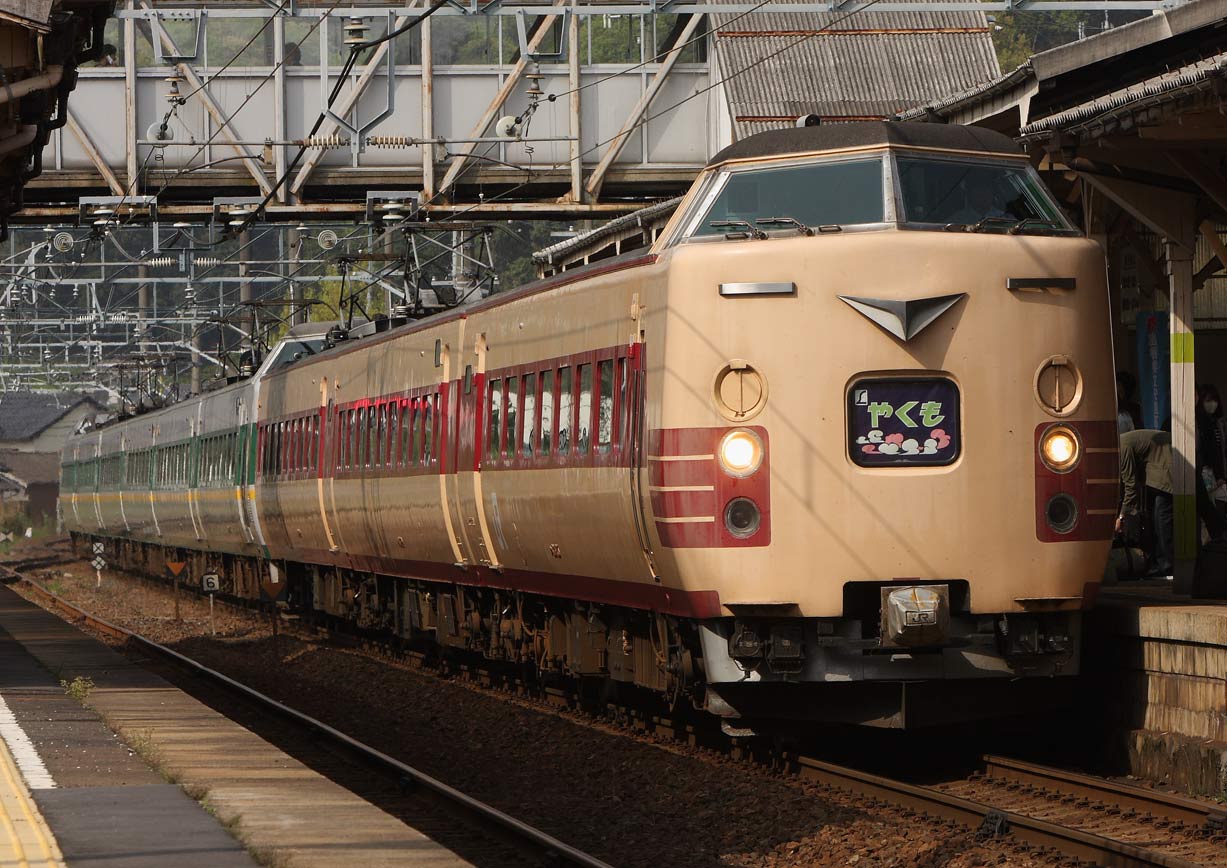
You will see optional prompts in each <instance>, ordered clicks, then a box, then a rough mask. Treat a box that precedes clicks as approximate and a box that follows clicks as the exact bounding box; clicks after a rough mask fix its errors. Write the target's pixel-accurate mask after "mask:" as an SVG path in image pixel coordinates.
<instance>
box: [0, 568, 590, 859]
mask: <svg viewBox="0 0 1227 868" xmlns="http://www.w3.org/2000/svg"><path fill="white" fill-rule="evenodd" d="M6 574H7V575H6ZM0 579H3V580H5V581H14V580H16V581H20V582H22V583H23V584H24V585H25V586H26V587H27V588H29V589H30V590H31V591H32V592H33V593H34V595H36V596H37V597H39V598H40V599H41V600H42V602H43V604H44V605H45V607H46V608H48V609H50V610H52V611H56V612H58V613H60V614H61V615H62V616H66V618H67V619H68V620H70V621H71V622H73V623H76V624H83V625H86V626H88V627H90V628H91V629H93V630H95V631H97V632H100V633H103V634H106V635H108V636H111V637H112V638H115V639H118V640H120V641H122V642H124V643H126V644H127V645H129V646H130V647H132V648H134V649H136V650H139V651H140V652H141V653H144V654H147V655H149V656H151V657H154V658H157V659H161V660H164V661H168V662H170V663H172V664H173V665H175V666H176V667H179V668H181V669H184V670H187V671H189V672H191V673H193V674H194V675H196V676H200V677H203V678H204V679H206V680H207V681H208V682H209V683H210V684H211V685H213V686H215V687H219V688H221V689H223V690H224V691H226V692H228V693H231V694H234V695H237V696H240V697H242V699H244V700H246V701H247V702H249V703H252V704H254V705H256V706H258V707H259V709H260V710H262V711H264V712H267V713H269V714H272V715H275V716H277V717H279V718H282V719H283V720H286V721H289V722H291V723H292V724H293V725H294V726H296V727H299V728H302V729H303V730H306V731H309V732H310V733H311V734H312V735H313V736H314V737H316V738H317V739H320V740H321V741H323V742H324V743H325V744H326V745H327V747H328V748H329V749H331V750H332V751H335V752H340V753H343V754H344V755H345V756H347V757H349V758H350V759H353V760H355V761H357V762H359V763H361V764H362V765H364V766H366V767H369V768H370V769H372V770H374V771H375V772H377V773H378V774H381V775H385V776H388V777H390V778H391V779H392V780H393V781H394V782H395V784H396V785H397V786H398V787H399V788H400V789H401V790H403V791H407V792H411V793H413V794H415V795H422V796H425V797H427V798H428V799H429V800H431V801H434V802H436V803H439V804H440V805H441V807H442V808H443V809H444V811H445V812H446V813H448V814H451V815H454V816H457V817H458V818H459V819H460V820H461V821H462V822H465V823H467V824H469V825H471V826H472V827H473V828H474V830H476V831H479V832H481V833H483V834H487V835H490V836H491V837H493V838H494V839H495V840H497V841H500V842H503V843H510V844H511V845H513V846H514V847H515V848H516V849H517V850H519V851H521V852H522V854H523V856H524V861H525V863H527V864H532V865H541V866H549V868H612V866H610V865H609V864H608V863H607V862H604V861H602V860H600V859H597V858H595V857H593V856H590V855H588V854H587V853H584V852H582V851H581V850H578V849H576V848H574V847H571V846H570V845H568V844H565V843H563V842H562V841H559V840H558V839H557V838H554V837H553V836H551V835H549V834H547V833H545V832H542V831H541V830H539V829H536V828H534V827H533V826H530V825H528V824H527V823H524V822H521V821H520V820H517V819H516V818H515V817H512V816H511V815H509V814H506V813H504V812H503V811H500V810H498V809H497V808H494V807H492V806H490V805H487V804H485V803H484V802H481V801H478V800H477V799H474V798H472V797H470V796H468V795H466V794H464V793H462V792H460V791H459V790H457V789H455V788H453V787H450V786H448V785H447V784H445V783H443V782H442V781H440V780H438V779H437V778H434V777H432V776H431V775H428V774H425V773H424V772H421V771H419V770H418V769H415V768H413V767H412V766H409V765H407V764H405V763H402V762H400V761H399V760H397V759H395V758H393V757H391V756H388V755H387V754H385V753H383V752H382V751H379V750H376V749H375V748H373V747H370V746H368V745H366V744H363V743H362V742H360V741H358V740H357V739H354V738H352V737H350V736H348V735H346V734H345V733H343V732H341V731H340V730H338V729H335V728H333V727H331V726H329V725H328V724H326V723H323V722H322V721H319V720H317V719H315V718H313V717H310V716H309V715H306V714H303V713H302V712H300V711H297V710H295V709H293V708H291V707H289V706H287V705H285V704H283V703H281V702H278V701H277V700H275V699H272V698H271V697H268V696H266V695H264V694H263V693H260V692H258V691H256V690H254V689H252V688H250V687H248V686H247V685H245V684H242V683H240V682H238V681H235V680H234V679H232V678H229V677H228V676H226V675H223V674H222V673H220V672H217V671H216V670H213V669H210V668H209V667H207V666H204V665H202V664H201V663H198V662H197V661H195V660H193V659H191V658H190V657H187V656H186V655H183V654H180V653H179V652H177V651H175V650H173V649H171V648H167V647H166V646H164V645H161V644H159V643H157V642H154V641H152V640H151V639H148V638H146V637H144V636H141V635H140V634H139V633H135V632H133V631H131V630H128V629H126V628H124V627H121V626H119V625H117V624H113V623H111V622H109V621H106V620H104V619H102V618H99V617H97V616H95V615H93V614H91V613H90V612H87V611H85V610H84V609H81V608H79V607H77V606H75V605H73V604H72V603H70V602H68V601H67V600H64V599H63V598H61V597H59V596H58V595H56V594H55V593H53V592H52V591H50V590H49V589H47V588H46V587H44V586H43V585H41V584H39V583H38V582H36V581H34V580H32V579H29V578H27V577H26V576H23V575H21V573H19V572H16V571H14V570H12V569H11V568H8V567H2V566H0Z"/></svg>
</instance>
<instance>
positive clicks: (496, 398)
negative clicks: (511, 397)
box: [486, 380, 503, 458]
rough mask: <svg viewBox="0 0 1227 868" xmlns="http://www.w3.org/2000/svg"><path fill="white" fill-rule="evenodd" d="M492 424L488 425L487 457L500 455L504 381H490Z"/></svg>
mask: <svg viewBox="0 0 1227 868" xmlns="http://www.w3.org/2000/svg"><path fill="white" fill-rule="evenodd" d="M489 388H490V424H489V425H488V426H487V427H486V457H487V458H494V457H495V456H496V455H498V448H499V434H500V433H501V430H502V424H501V423H502V416H503V381H502V380H491V381H490V387H489Z"/></svg>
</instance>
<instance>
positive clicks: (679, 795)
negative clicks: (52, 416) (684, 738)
mask: <svg viewBox="0 0 1227 868" xmlns="http://www.w3.org/2000/svg"><path fill="white" fill-rule="evenodd" d="M44 550H45V549H44ZM26 554H27V556H28V555H29V554H30V553H29V552H26ZM18 556H20V555H19V553H15V554H14V555H13V557H18ZM31 572H32V576H31V577H32V578H35V579H36V580H38V581H40V582H42V583H43V584H44V585H46V586H47V587H49V588H50V589H51V590H52V591H53V592H55V593H57V594H58V595H60V596H62V597H64V598H66V599H68V600H70V601H71V602H73V603H75V604H76V605H78V606H80V607H81V608H83V609H85V610H87V611H89V612H91V613H93V614H95V615H97V616H99V617H102V618H104V619H106V620H109V621H112V622H114V623H117V624H120V625H122V626H124V627H127V628H129V629H131V630H134V631H136V632H139V633H141V634H143V635H145V636H147V637H149V638H151V639H153V640H155V641H158V642H161V643H163V644H166V645H169V646H171V647H173V648H175V649H176V650H178V651H180V652H182V653H184V654H186V655H188V656H190V657H193V658H194V659H197V660H199V661H200V662H202V663H204V664H205V665H207V666H210V667H212V668H214V669H217V670H219V671H221V672H224V673H225V674H227V675H229V676H231V677H233V678H236V679H238V680H240V681H242V682H244V683H246V684H249V685H250V686H252V687H253V688H255V689H257V690H259V691H261V692H263V693H266V694H268V695H270V696H272V697H274V698H276V699H278V700H280V701H283V702H285V703H287V704H289V705H292V706H293V707H295V708H297V709H299V710H301V711H303V712H305V713H307V714H310V715H312V716H314V717H317V718H319V719H321V720H323V721H325V722H326V723H329V724H331V725H332V726H334V727H337V728H338V729H341V730H343V731H344V732H347V733H348V734H350V735H352V736H353V737H355V738H357V739H359V740H361V741H363V742H365V743H367V744H369V745H371V746H373V747H376V748H378V749H380V750H383V751H385V752H387V753H389V754H391V755H393V756H395V757H397V758H398V759H400V760H401V761H403V762H406V763H408V764H410V765H413V766H415V767H417V768H419V769H421V770H422V771H424V772H426V773H428V774H431V775H434V776H435V777H437V778H440V779H441V780H443V781H445V782H446V783H448V784H450V785H452V786H454V787H456V788H458V789H460V790H462V791H463V792H465V793H468V794H469V795H471V796H473V797H475V798H478V799H480V800H482V801H485V802H488V803H490V804H492V805H494V806H496V807H498V808H500V809H502V810H504V811H506V812H507V813H510V814H512V815H513V816H516V817H518V818H520V819H522V820H525V821H527V822H529V823H532V824H533V825H535V826H537V827H538V828H541V829H543V830H544V831H546V832H549V833H550V834H552V835H554V836H556V837H558V838H560V839H561V840H563V841H565V842H567V843H568V844H571V845H572V846H575V847H577V848H580V849H582V850H585V851H587V852H590V853H592V854H593V855H596V856H599V857H600V858H602V859H605V860H606V861H608V862H610V863H612V864H614V865H616V866H623V868H639V866H642V868H649V866H651V868H658V866H733V868H741V866H745V868H751V866H753V868H783V866H856V868H979V866H989V865H1004V866H1017V868H1041V866H1055V865H1066V864H1068V860H1066V859H1063V858H1060V857H1057V856H1054V855H1052V854H1047V853H1042V852H1038V851H1031V850H1029V849H1027V848H1025V847H1023V846H1021V845H1018V844H1016V843H1014V842H1012V841H1009V840H1008V839H1003V840H992V841H988V842H977V841H976V840H975V838H974V835H973V834H972V833H970V832H967V831H966V830H963V829H961V828H959V827H953V826H949V825H946V824H944V823H942V822H941V821H937V820H931V819H929V818H927V817H923V816H904V815H903V814H901V812H900V811H899V810H898V809H896V808H893V807H891V806H887V805H881V804H876V803H867V802H866V801H865V800H863V799H860V798H858V797H855V796H852V795H848V794H845V793H842V792H839V791H836V790H831V789H827V788H824V787H821V786H819V785H815V784H812V783H809V782H805V781H801V780H799V779H796V778H794V777H790V776H787V775H780V774H776V773H773V772H771V771H769V770H766V769H763V768H759V767H756V766H751V765H749V764H747V763H742V762H736V761H733V760H730V759H728V758H726V757H723V756H721V755H719V754H716V753H714V752H712V751H705V750H701V749H696V748H691V747H687V746H685V745H682V744H679V743H676V742H665V741H663V740H660V739H657V738H654V737H653V736H650V735H644V734H642V733H634V732H631V731H629V730H623V729H620V728H616V727H614V726H612V725H608V724H605V723H602V722H599V721H594V720H592V719H590V718H588V717H585V716H582V715H579V714H576V713H573V712H569V711H564V710H559V711H554V710H550V709H547V708H544V707H541V706H540V705H538V704H537V703H532V702H528V701H523V700H518V699H516V698H514V697H512V696H510V695H509V694H507V693H504V692H501V691H496V690H490V689H483V688H481V687H480V686H479V685H477V684H474V683H471V682H459V681H457V680H451V679H448V678H446V677H443V676H440V675H438V674H435V673H433V672H432V671H430V670H422V669H417V668H414V667H413V666H411V665H396V664H392V663H389V662H388V661H386V660H380V659H374V658H372V657H369V656H366V655H364V654H362V653H360V652H358V651H353V650H345V649H339V648H336V647H334V646H325V645H322V644H318V643H314V642H310V641H304V640H302V639H299V638H296V637H294V636H291V635H286V634H285V633H282V635H281V636H280V637H279V638H278V639H277V640H276V641H274V639H273V637H272V635H271V632H270V628H269V621H268V620H267V617H266V616H264V617H262V616H260V615H259V614H257V613H254V612H246V611H240V610H234V609H231V608H230V607H227V606H223V605H220V604H219V605H217V607H216V609H215V619H214V624H213V627H214V628H215V629H216V631H217V635H216V636H215V637H214V636H212V635H210V633H211V630H210V622H209V616H208V605H207V602H206V601H205V600H204V599H202V598H198V597H196V596H194V595H193V594H190V593H188V592H187V591H183V592H181V596H180V614H181V616H182V620H181V621H177V620H175V618H174V601H173V594H172V592H171V591H170V589H168V588H166V587H163V586H161V585H158V584H154V583H150V582H147V581H142V580H139V579H136V578H133V577H129V576H124V575H122V574H118V573H110V572H104V574H103V578H102V584H101V587H95V576H94V572H93V570H92V569H91V568H90V567H89V566H88V565H87V564H86V563H85V562H83V561H73V562H70V563H67V564H64V565H61V566H56V567H53V568H49V569H48V568H44V569H35V570H32V571H31ZM18 590H20V586H18Z"/></svg>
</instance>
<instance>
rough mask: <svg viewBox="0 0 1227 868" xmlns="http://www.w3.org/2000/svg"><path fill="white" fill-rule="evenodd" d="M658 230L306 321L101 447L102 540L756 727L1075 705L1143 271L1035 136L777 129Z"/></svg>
mask: <svg viewBox="0 0 1227 868" xmlns="http://www.w3.org/2000/svg"><path fill="white" fill-rule="evenodd" d="M643 241H644V243H642V244H641V245H640V246H639V247H637V248H635V247H634V245H628V246H629V247H630V249H621V250H620V251H619V250H614V249H612V248H608V246H606V248H604V249H605V252H604V253H601V254H599V255H598V254H595V253H594V254H592V255H585V256H583V257H578V258H577V257H571V260H573V261H571V262H570V263H569V264H564V265H563V266H562V267H558V268H555V269H553V273H549V274H547V275H546V276H544V277H542V278H541V279H538V280H535V281H533V282H531V283H528V284H526V285H523V286H521V287H519V288H516V289H512V290H508V291H505V292H500V293H496V294H494V295H491V296H489V297H488V298H485V299H482V300H480V301H477V302H475V303H472V304H469V305H467V306H463V307H459V308H455V309H451V310H446V311H443V312H440V313H436V314H434V315H432V316H429V317H426V318H423V319H420V320H411V321H409V322H406V323H404V324H401V325H395V326H394V327H393V326H392V325H389V326H388V327H386V328H382V329H381V328H370V329H365V331H366V332H367V333H366V334H361V335H360V334H359V332H361V331H363V330H359V329H355V330H354V331H353V332H351V333H350V334H349V335H348V336H345V335H344V332H343V331H341V330H339V329H337V328H329V327H328V324H327V323H317V324H307V325H300V326H296V327H295V328H294V329H292V330H291V331H290V333H289V334H288V335H287V337H286V338H285V340H284V341H283V342H282V343H281V344H279V345H278V346H277V347H276V348H275V350H274V351H273V352H271V353H270V354H269V356H268V358H267V359H265V360H264V362H263V364H262V365H261V366H260V367H259V369H258V370H257V371H256V372H255V374H254V375H253V376H251V377H250V378H248V379H246V380H242V381H239V382H235V383H232V384H230V385H227V386H225V387H223V388H219V389H217V390H215V391H211V392H206V393H204V394H201V395H198V396H194V397H191V398H190V399H187V400H184V401H182V402H180V403H178V404H175V405H172V406H169V407H166V408H164V409H161V410H157V411H154V412H148V413H145V414H142V415H139V416H135V417H130V418H126V419H122V420H118V421H114V422H111V423H108V424H103V425H100V426H98V427H95V428H91V429H89V430H85V431H82V432H81V433H79V434H78V435H76V436H74V437H73V438H72V439H71V442H70V443H69V444H68V446H67V447H66V448H65V449H64V452H63V462H62V463H63V467H62V494H61V499H62V511H63V516H64V520H65V522H66V524H67V527H68V528H69V530H70V531H71V533H72V534H73V536H74V539H75V540H76V541H78V542H79V543H82V544H86V543H89V542H92V541H102V542H103V543H104V544H105V545H106V546H107V547H108V549H107V550H108V552H110V554H109V555H108V556H109V557H112V558H118V563H119V565H120V566H123V567H125V568H128V569H134V570H143V571H146V572H150V573H155V574H160V573H161V572H163V570H164V569H165V564H166V563H168V562H173V563H180V562H183V563H187V564H188V569H187V571H186V572H185V575H187V576H191V577H193V578H192V579H190V580H189V581H195V582H199V580H200V579H199V577H201V576H204V575H215V576H218V577H219V581H220V582H221V583H222V590H223V591H224V592H225V593H228V594H232V595H234V596H235V597H240V598H246V599H252V600H261V599H262V600H266V601H269V602H270V604H272V603H274V602H275V605H277V606H280V607H282V608H283V609H287V610H290V611H292V612H296V613H299V614H300V615H302V616H303V617H306V618H312V619H322V620H326V621H332V622H343V623H345V624H347V625H349V626H350V627H352V628H355V629H359V630H364V631H366V630H369V631H376V632H379V633H382V634H385V635H389V636H392V637H394V638H395V639H397V640H403V641H404V642H406V643H420V644H422V645H424V646H426V647H428V648H432V649H435V650H436V651H438V652H439V653H441V654H470V655H481V656H483V657H485V658H488V659H489V660H491V661H501V662H503V663H506V664H509V665H511V666H515V667H518V671H523V672H527V673H530V675H531V677H532V678H533V679H536V680H537V683H542V684H545V683H549V681H550V680H551V679H567V680H570V681H572V682H573V683H575V684H578V685H580V687H581V688H582V692H581V695H592V696H596V697H598V698H599V697H603V696H609V695H611V693H612V692H619V691H628V692H631V693H635V694H639V695H643V694H645V693H646V695H647V696H649V697H656V698H658V699H660V700H662V701H663V702H666V703H668V707H670V708H687V709H689V708H697V709H699V710H701V711H702V712H704V713H706V714H710V715H714V716H715V717H716V718H718V719H719V720H720V722H721V724H722V725H723V726H724V727H725V728H726V730H728V731H730V732H733V733H748V734H755V733H759V732H763V731H766V730H768V729H770V728H771V727H773V726H776V725H778V726H793V727H795V726H800V727H806V726H811V725H814V724H815V723H816V722H840V723H854V724H865V725H872V726H879V727H894V728H906V727H916V726H924V725H928V724H931V723H942V722H951V721H958V720H968V719H974V718H977V717H984V716H991V715H994V714H1000V713H1004V711H1005V710H1006V709H1008V708H1017V709H1024V710H1025V709H1032V710H1034V709H1036V708H1042V707H1043V705H1044V703H1046V702H1048V701H1050V700H1049V697H1050V696H1052V695H1053V694H1052V691H1054V690H1056V689H1058V686H1059V685H1066V686H1068V685H1072V684H1075V683H1076V679H1075V678H1074V677H1073V676H1076V675H1077V673H1078V672H1079V668H1080V663H1081V658H1080V654H1081V652H1080V647H1079V644H1080V634H1081V620H1082V613H1083V611H1084V610H1085V609H1086V608H1087V607H1088V606H1089V605H1090V603H1091V601H1092V600H1093V598H1094V595H1095V593H1096V590H1097V588H1098V585H1099V581H1100V579H1101V577H1102V574H1103V569H1104V564H1105V561H1106V558H1107V554H1108V549H1109V547H1110V543H1111V537H1112V533H1113V524H1114V519H1115V515H1116V508H1117V503H1116V499H1117V479H1118V471H1117V438H1116V427H1115V405H1114V392H1113V386H1112V382H1113V367H1112V355H1111V345H1110V330H1109V311H1108V294H1107V287H1106V273H1105V261H1104V254H1103V251H1102V249H1101V248H1100V247H1099V246H1098V245H1097V244H1096V243H1094V242H1093V241H1091V240H1089V239H1087V238H1086V237H1085V236H1084V235H1083V234H1082V233H1081V232H1080V231H1079V230H1078V229H1077V228H1076V227H1075V226H1074V225H1073V223H1072V222H1071V221H1070V220H1069V219H1068V217H1067V216H1066V215H1065V214H1064V213H1063V212H1062V210H1061V208H1060V207H1059V206H1058V204H1057V202H1056V201H1055V200H1054V198H1053V196H1052V195H1051V193H1050V192H1049V191H1048V190H1047V189H1046V188H1045V187H1044V185H1043V183H1042V182H1041V179H1040V177H1039V176H1038V174H1037V173H1036V171H1035V170H1034V168H1033V167H1032V166H1031V165H1030V164H1029V163H1028V161H1027V159H1026V158H1025V156H1024V155H1023V154H1022V153H1020V152H1019V150H1018V148H1017V147H1016V146H1015V144H1014V143H1013V142H1012V141H1011V140H1010V139H1008V138H1007V137H1005V136H1002V135H1000V134H998V133H995V132H991V131H987V130H982V129H977V128H969V127H960V126H946V125H937V124H918V123H903V122H887V121H883V122H857V123H848V124H840V125H823V126H817V127H804V128H794V129H784V130H775V131H768V132H764V133H760V134H757V135H753V136H750V137H747V138H745V139H743V140H741V141H738V142H736V143H734V144H732V145H731V146H729V147H728V148H726V149H724V150H723V151H721V152H720V153H718V154H717V155H716V156H715V157H714V158H713V159H712V160H711V161H710V162H709V164H708V165H707V166H706V167H705V168H704V169H703V170H702V171H701V172H700V173H699V175H698V177H697V178H696V180H695V182H694V184H693V186H692V187H691V188H690V190H689V191H688V192H687V193H686V194H685V196H684V197H682V198H681V200H680V202H678V203H677V206H676V208H675V209H673V213H672V214H671V216H668V218H667V221H666V222H663V223H662V226H661V229H660V231H659V232H653V233H651V234H650V235H649V236H647V237H645V238H644V239H643ZM595 249H596V248H595V247H594V248H593V250H595ZM607 254H608V255H607ZM342 336H345V337H346V339H344V340H342V339H340V338H341V337H342Z"/></svg>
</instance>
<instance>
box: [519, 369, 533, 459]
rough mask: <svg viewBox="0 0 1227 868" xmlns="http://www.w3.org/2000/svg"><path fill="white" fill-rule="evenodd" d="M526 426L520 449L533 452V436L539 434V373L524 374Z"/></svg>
mask: <svg viewBox="0 0 1227 868" xmlns="http://www.w3.org/2000/svg"><path fill="white" fill-rule="evenodd" d="M523 395H524V428H523V435H524V436H522V437H521V438H520V451H521V452H523V453H524V454H525V455H532V454H533V438H534V437H535V436H536V434H537V428H536V426H537V375H536V374H525V375H524V391H523Z"/></svg>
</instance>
